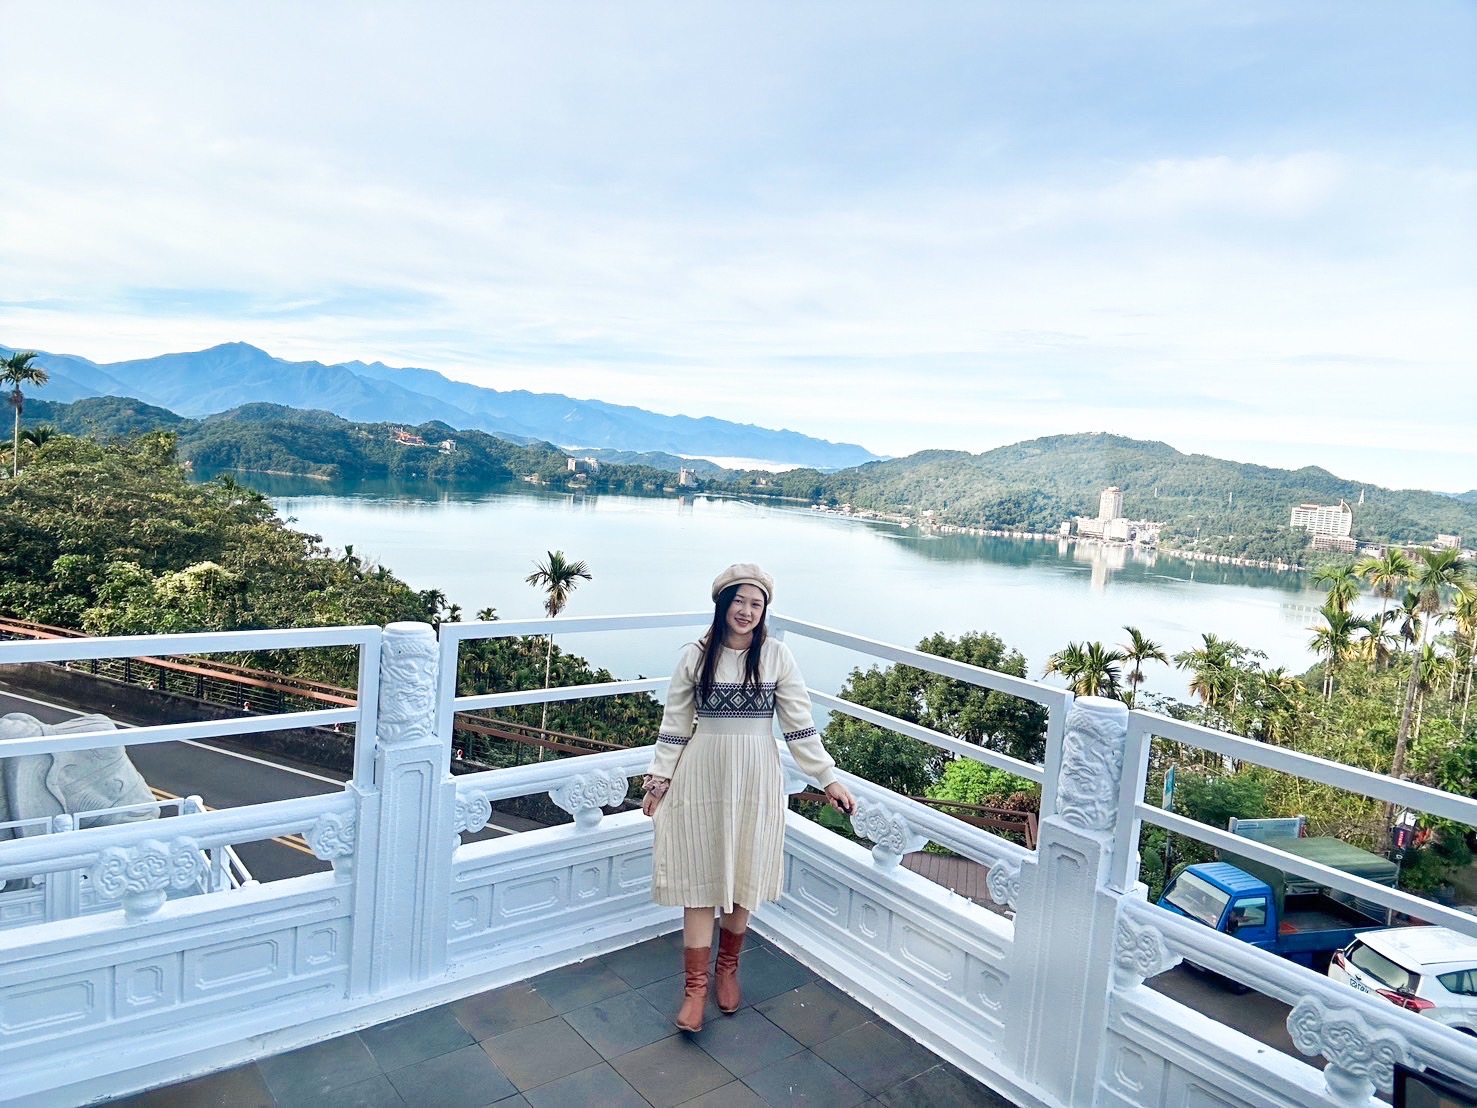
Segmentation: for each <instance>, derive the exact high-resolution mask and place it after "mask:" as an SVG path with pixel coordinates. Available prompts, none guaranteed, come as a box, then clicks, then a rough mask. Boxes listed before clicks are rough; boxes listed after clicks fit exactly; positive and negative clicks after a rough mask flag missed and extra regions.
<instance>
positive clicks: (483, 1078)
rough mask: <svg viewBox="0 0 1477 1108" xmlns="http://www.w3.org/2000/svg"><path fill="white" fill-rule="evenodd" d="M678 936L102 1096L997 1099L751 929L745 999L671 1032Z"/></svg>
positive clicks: (456, 1101)
mask: <svg viewBox="0 0 1477 1108" xmlns="http://www.w3.org/2000/svg"><path fill="white" fill-rule="evenodd" d="M679 947H680V938H679V936H677V935H669V936H664V937H662V938H659V939H652V940H651V941H650V942H645V943H641V944H640V945H638V946H633V947H628V948H626V949H625V950H620V951H616V952H615V953H613V954H608V955H606V956H605V957H603V958H595V959H591V960H590V961H588V962H582V963H580V964H579V965H575V966H567V967H565V968H563V969H558V970H554V971H552V972H550V973H546V974H544V975H543V976H541V977H536V978H533V979H531V980H529V981H525V982H521V983H519V984H516V985H509V986H508V987H506V988H503V989H498V990H496V991H495V992H491V993H482V994H479V995H477V996H473V997H468V998H467V999H466V1000H461V1001H457V1002H456V1003H454V1004H448V1005H445V1006H443V1007H441V1008H433V1009H431V1010H430V1011H427V1012H422V1013H420V1014H419V1015H415V1016H408V1017H406V1018H405V1019H401V1020H396V1021H394V1022H392V1023H385V1024H380V1025H379V1026H377V1027H372V1028H369V1029H368V1030H366V1031H360V1032H358V1033H357V1034H353V1035H345V1036H343V1037H341V1038H338V1039H332V1040H329V1041H328V1042H324V1043H319V1044H318V1045H317V1046H310V1047H305V1048H304V1049H302V1050H296V1051H293V1052H292V1053H290V1054H282V1055H278V1056H276V1057H274V1058H263V1059H261V1060H260V1061H258V1062H255V1063H253V1064H251V1065H248V1066H242V1067H240V1068H239V1069H234V1070H230V1071H227V1072H225V1073H218V1074H214V1075H212V1076H210V1077H204V1078H200V1079H198V1080H195V1081H189V1082H186V1083H184V1084H182V1085H173V1086H169V1087H166V1088H162V1089H155V1090H153V1091H151V1092H147V1093H142V1094H140V1095H138V1096H133V1097H128V1098H125V1099H122V1100H116V1101H113V1102H112V1103H113V1104H114V1105H118V1106H129V1108H135V1106H136V1108H144V1106H148V1108H163V1106H166V1105H167V1106H182V1108H183V1106H188V1108H201V1106H205V1105H230V1106H232V1108H236V1106H242V1108H245V1106H253V1105H260V1106H263V1108H278V1106H280V1108H296V1106H299V1105H301V1106H305V1108H338V1106H341V1105H342V1106H354V1108H359V1106H367V1108H375V1106H379V1105H395V1106H399V1105H411V1106H414V1108H425V1106H433V1105H434V1106H439V1105H457V1106H460V1105H488V1104H500V1105H519V1106H522V1105H532V1106H534V1108H556V1106H566V1105H568V1106H578V1108H583V1106H585V1105H599V1106H600V1108H625V1106H627V1105H629V1106H631V1108H647V1106H648V1105H654V1106H657V1108H665V1106H667V1105H680V1104H686V1105H693V1106H701V1108H720V1106H721V1108H744V1106H747V1105H765V1104H770V1105H802V1104H813V1105H824V1106H825V1108H848V1106H850V1105H856V1104H885V1105H896V1106H906V1108H929V1106H938V1108H945V1106H947V1108H958V1106H965V1105H981V1106H986V1108H999V1106H1007V1108H1008V1106H1009V1104H1010V1102H1009V1101H1007V1100H1005V1099H1003V1098H1001V1097H999V1096H997V1095H996V1094H995V1093H993V1092H991V1091H990V1090H989V1089H986V1088H985V1087H984V1086H982V1085H980V1084H979V1083H978V1082H976V1081H974V1080H973V1079H972V1078H970V1077H968V1076H966V1075H965V1074H963V1073H961V1072H960V1071H959V1070H957V1069H955V1068H954V1067H953V1066H951V1065H949V1064H948V1063H946V1062H942V1061H940V1060H939V1059H938V1058H936V1057H935V1056H934V1055H932V1054H930V1053H929V1052H928V1051H927V1050H925V1049H924V1048H923V1047H921V1046H919V1045H918V1044H917V1043H915V1042H914V1041H913V1040H911V1039H909V1038H908V1037H907V1036H905V1035H904V1034H903V1033H902V1032H900V1031H897V1030H895V1029H894V1028H892V1027H890V1026H889V1025H888V1024H886V1023H884V1022H882V1021H881V1020H880V1019H878V1018H877V1017H875V1016H874V1015H873V1014H872V1013H871V1012H870V1011H868V1010H867V1009H865V1008H863V1007H861V1006H860V1005H858V1004H857V1003H856V1002H855V1001H853V1000H851V999H850V998H849V997H847V996H846V995H845V994H844V993H841V992H840V991H839V990H837V989H834V988H832V987H831V986H829V985H827V984H825V983H824V982H821V981H818V980H817V979H816V978H815V975H814V974H812V973H810V971H808V970H807V969H805V968H804V967H803V966H801V965H800V964H799V963H798V962H796V961H794V960H793V959H791V958H789V957H787V956H785V955H784V954H781V953H780V952H779V951H778V950H776V949H775V948H773V947H771V946H769V945H767V944H765V943H764V942H763V941H762V940H759V939H758V938H757V937H756V936H752V935H751V936H750V939H749V945H748V946H747V947H746V948H745V951H744V955H743V962H742V968H741V980H742V983H743V991H744V1007H742V1008H740V1009H739V1010H738V1011H737V1012H735V1013H734V1014H733V1015H731V1016H725V1015H723V1014H721V1013H720V1012H719V1011H718V1009H717V1008H716V1007H714V1005H713V1003H712V999H711V995H710V998H709V1002H708V1013H707V1016H706V1017H705V1019H704V1024H703V1029H702V1031H701V1032H699V1033H697V1034H695V1035H688V1034H685V1033H682V1032H679V1031H677V1030H676V1028H674V1027H673V1026H672V1014H673V1013H674V1012H675V1011H676V1010H677V1006H678V1004H679V1002H680V998H681V995H682V975H681V973H680V972H676V973H674V972H673V971H674V970H678V969H680V966H681V956H680V949H679Z"/></svg>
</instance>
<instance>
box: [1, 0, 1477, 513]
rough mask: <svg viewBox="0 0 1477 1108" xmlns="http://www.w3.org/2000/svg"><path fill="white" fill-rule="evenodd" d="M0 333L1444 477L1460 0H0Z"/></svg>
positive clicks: (664, 404) (1461, 304) (853, 422)
mask: <svg viewBox="0 0 1477 1108" xmlns="http://www.w3.org/2000/svg"><path fill="white" fill-rule="evenodd" d="M0 26H3V30H4V32H5V38H6V42H7V47H8V49H7V62H6V73H7V79H6V81H5V82H3V83H0V149H4V150H5V152H6V169H5V171H4V172H3V173H0V241H3V243H4V248H3V250H0V342H4V343H6V344H8V345H12V346H26V347H39V348H42V349H48V350H53V351H56V352H66V353H74V354H81V355H84V356H86V357H89V358H93V359H95V360H98V361H114V360H119V359H122V358H129V357H139V356H147V355H151V354H158V353H164V352H167V351H174V350H187V349H198V348H201V347H204V346H209V345H213V344H215V343H218V342H225V341H234V340H244V341H247V342H251V343H254V344H256V345H258V346H261V347H263V348H264V349H267V350H269V351H271V352H272V353H274V354H277V355H279V356H282V357H287V358H293V359H302V358H313V359H319V360H322V361H327V362H337V361H347V360H351V359H355V358H360V359H363V360H365V361H373V360H377V359H378V360H383V361H385V362H387V363H389V364H391V365H415V366H423V367H426V368H430V369H435V370H439V371H440V372H443V373H445V374H447V375H448V376H451V377H455V378H459V379H463V380H468V381H473V382H475V383H478V384H483V385H488V386H491V387H495V388H528V389H534V390H538V391H554V392H565V393H569V394H571V395H576V396H582V397H597V398H600V399H604V400H609V401H613V402H619V403H629V404H638V405H641V406H643V407H647V408H651V409H654V410H657V411H665V412H682V413H686V414H692V415H716V416H721V417H724V418H729V419H735V420H738V421H741V422H752V423H759V424H763V425H767V426H776V427H781V426H782V427H789V428H793V429H795V430H799V431H803V432H806V433H808V434H812V435H817V436H820V437H823V438H830V439H836V440H845V441H853V442H860V443H862V444H863V445H865V446H868V447H869V448H871V449H873V450H876V451H878V452H882V453H891V454H902V453H908V452H911V451H913V450H918V449H923V448H930V447H947V448H956V449H964V450H970V451H980V450H985V449H988V448H990V447H992V446H997V445H1000V444H1003V443H1008V442H1014V441H1018V440H1021V439H1024V438H1030V437H1034V436H1036V435H1043V434H1055V433H1062V432H1070V431H1096V430H1106V431H1113V432H1116V433H1121V434H1127V435H1133V436H1136V437H1142V438H1155V439H1162V440H1164V441H1167V442H1170V443H1172V444H1173V445H1175V446H1177V447H1179V448H1180V449H1183V450H1191V451H1203V452H1207V453H1212V454H1217V455H1221V456H1226V457H1233V458H1237V459H1240V460H1246V461H1255V462H1261V463H1264V464H1269V465H1286V466H1299V465H1306V464H1318V465H1323V466H1325V467H1327V468H1330V469H1332V470H1334V471H1335V472H1338V473H1340V474H1343V475H1345V476H1350V477H1354V478H1359V479H1365V480H1369V481H1373V482H1377V483H1381V484H1392V485H1416V486H1421V487H1430V488H1440V489H1447V490H1452V491H1457V490H1462V489H1468V488H1473V487H1477V434H1474V433H1473V430H1474V427H1477V418H1474V413H1477V76H1474V72H1477V65H1473V63H1472V59H1473V58H1474V57H1477V6H1473V5H1472V4H1470V3H1466V2H1461V3H1439V2H1437V3H1415V4H1396V3H1393V2H1392V3H1356V4H1350V3H1346V2H1338V3H1322V4H1304V3H1296V2H1291V3H1286V2H1278V3H1255V2H1253V3H1238V4H1225V3H1157V4H1138V3H1101V2H1099V3H1082V4H1072V3H1060V4H1056V3H1053V4H1041V3H1028V2H1025V0H1022V2H1018V3H1009V4H1005V3H988V2H980V3H967V4H946V3H929V4H920V5H903V4H868V3H859V2H854V0H848V2H846V3H841V2H829V3H820V2H815V3H801V4H795V3H779V4H762V3H760V4H755V3H747V2H746V3H732V4H707V3H687V4H680V5H679V4H669V3H663V4H633V3H609V4H599V3H594V2H589V3H579V4H561V3H531V4H500V3H495V4H483V5H472V4H461V3H427V4H410V3H402V4H394V5H390V4H378V5H376V4H363V3H356V4H335V3H325V4H314V5H297V4H262V3H254V4H251V5H203V4H198V3H181V4H143V5H126V6H119V5H111V4H80V3H68V2H65V0H63V2H60V3H55V4H42V3H39V2H38V3H26V2H12V3H9V4H7V5H6V6H5V8H4V10H3V15H0Z"/></svg>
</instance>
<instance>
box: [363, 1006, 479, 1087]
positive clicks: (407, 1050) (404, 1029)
mask: <svg viewBox="0 0 1477 1108" xmlns="http://www.w3.org/2000/svg"><path fill="white" fill-rule="evenodd" d="M359 1038H360V1039H361V1040H363V1042H364V1045H365V1046H367V1047H369V1053H371V1054H373V1055H374V1060H375V1061H376V1062H378V1063H379V1064H380V1069H382V1070H385V1071H386V1072H388V1071H390V1070H398V1069H400V1068H401V1067H403V1066H408V1065H411V1064H412V1063H414V1062H423V1061H425V1060H426V1059H427V1058H435V1057H437V1056H438V1055H441V1054H450V1053H451V1052H452V1051H453V1050H460V1049H461V1048H462V1047H466V1046H472V1045H473V1044H474V1043H475V1042H476V1041H477V1040H476V1039H474V1038H473V1037H472V1036H471V1035H469V1034H468V1033H467V1031H466V1029H465V1028H464V1027H462V1025H461V1024H460V1023H458V1022H457V1019H456V1016H455V1015H454V1014H453V1013H452V1010H451V1008H450V1006H442V1007H440V1008H431V1009H429V1010H427V1011H424V1012H417V1013H416V1014H415V1015H413V1016H406V1017H404V1018H403V1019H398V1020H391V1021H390V1022H389V1023H381V1024H376V1025H375V1026H374V1027H369V1028H366V1029H365V1030H363V1031H361V1032H359Z"/></svg>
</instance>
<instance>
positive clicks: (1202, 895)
mask: <svg viewBox="0 0 1477 1108" xmlns="http://www.w3.org/2000/svg"><path fill="white" fill-rule="evenodd" d="M1159 906H1160V907H1161V908H1168V909H1169V910H1170V911H1171V912H1176V913H1178V914H1179V915H1182V916H1188V917H1189V918H1190V919H1193V920H1197V921H1198V922H1200V923H1203V924H1205V926H1207V927H1209V928H1212V929H1214V930H1216V931H1220V932H1223V933H1225V934H1227V935H1234V936H1236V938H1238V939H1240V940H1241V941H1242V942H1245V943H1251V944H1252V945H1253V946H1258V947H1261V948H1262V949H1263V950H1270V951H1273V952H1274V953H1281V951H1280V950H1278V946H1277V924H1278V919H1277V905H1276V902H1275V901H1274V899H1273V896H1272V888H1271V886H1270V885H1268V884H1267V883H1266V882H1265V881H1263V880H1261V879H1260V878H1257V877H1253V876H1252V875H1251V874H1249V873H1247V872H1246V871H1245V870H1241V869H1238V868H1237V867H1235V866H1233V865H1231V864H1230V863H1228V862H1205V863H1202V864H1200V865H1194V866H1190V867H1188V868H1187V869H1185V870H1184V871H1183V872H1182V873H1180V875H1179V876H1178V877H1176V878H1175V879H1174V880H1173V881H1171V882H1170V883H1169V885H1168V887H1166V888H1165V890H1164V895H1163V896H1162V897H1161V898H1160V900H1159Z"/></svg>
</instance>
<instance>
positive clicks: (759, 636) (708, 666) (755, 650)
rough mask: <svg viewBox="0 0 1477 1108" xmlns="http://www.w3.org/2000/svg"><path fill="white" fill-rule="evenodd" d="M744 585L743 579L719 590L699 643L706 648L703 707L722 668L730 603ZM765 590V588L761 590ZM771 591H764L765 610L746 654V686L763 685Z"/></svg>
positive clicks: (700, 699) (700, 698)
mask: <svg viewBox="0 0 1477 1108" xmlns="http://www.w3.org/2000/svg"><path fill="white" fill-rule="evenodd" d="M742 587H743V584H742V582H741V583H740V584H737V585H729V586H728V588H726V589H724V590H723V591H722V592H720V593H719V594H718V599H717V600H715V601H714V602H713V622H712V624H711V625H710V626H709V627H708V633H707V634H706V635H704V636H703V637H702V638H701V639H700V640H699V643H698V645H700V646H701V647H702V648H703V671H702V675H701V676H700V677H699V678H698V682H697V703H698V707H699V708H701V707H703V706H704V705H706V704H707V703H708V697H709V696H710V695H711V694H712V692H713V675H714V674H715V673H717V672H718V658H719V657H720V656H721V655H722V653H723V636H724V635H726V634H727V633H728V607H729V605H730V604H732V603H733V598H734V597H735V596H737V595H738V591H739V589H740V588H742ZM759 591H760V592H761V593H764V590H763V589H760V590H759ZM768 618H769V594H768V593H764V614H763V615H762V616H760V617H759V622H758V623H757V624H755V625H754V637H753V638H752V639H750V640H749V650H748V653H747V654H746V655H745V656H744V683H743V687H744V688H746V689H747V688H755V689H757V688H758V687H759V655H760V653H762V652H763V650H764V640H765V638H766V637H767V636H768V634H769V630H768V627H769V624H768Z"/></svg>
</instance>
